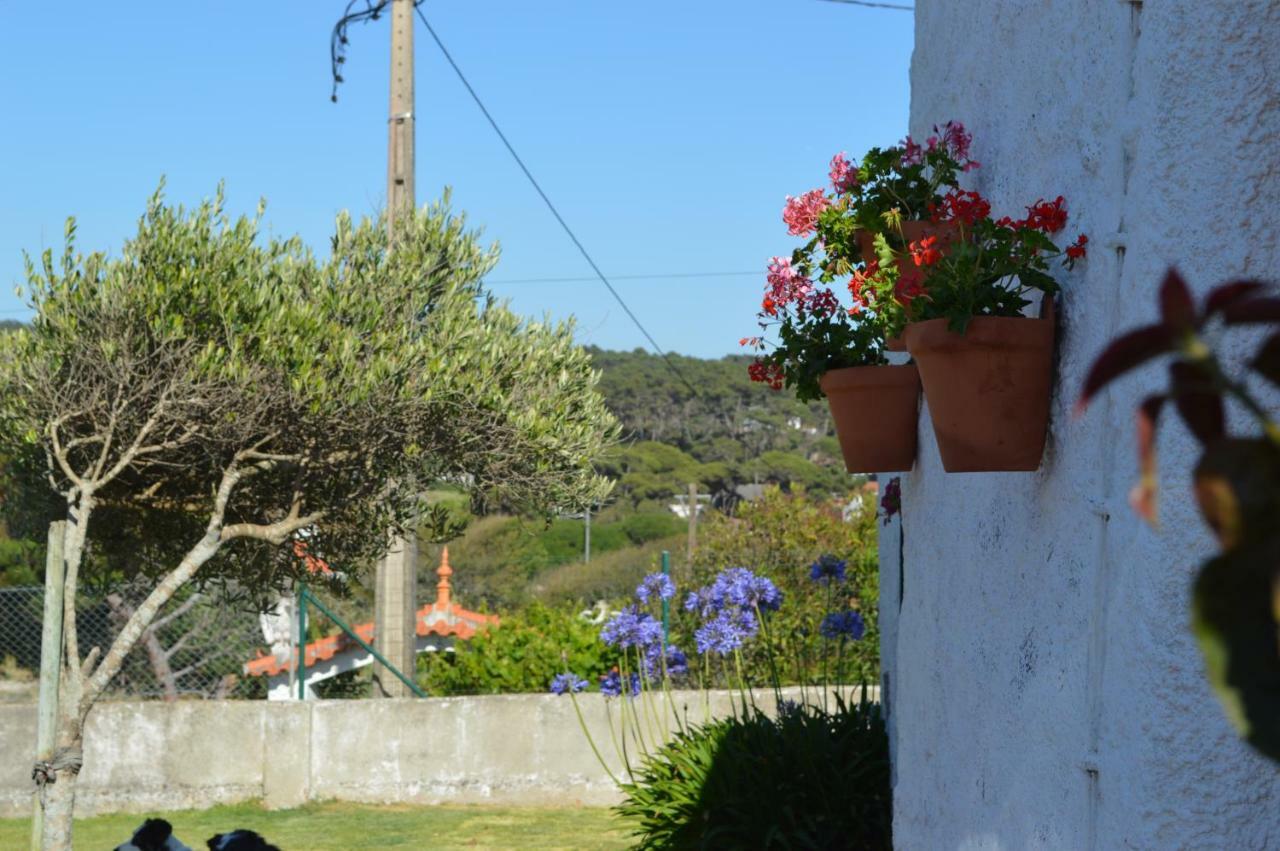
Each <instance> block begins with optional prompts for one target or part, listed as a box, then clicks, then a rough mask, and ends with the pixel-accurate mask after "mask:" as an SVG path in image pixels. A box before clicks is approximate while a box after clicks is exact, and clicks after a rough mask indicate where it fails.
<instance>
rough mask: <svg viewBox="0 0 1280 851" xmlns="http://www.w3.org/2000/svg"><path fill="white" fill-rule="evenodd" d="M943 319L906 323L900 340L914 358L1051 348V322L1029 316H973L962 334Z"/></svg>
mask: <svg viewBox="0 0 1280 851" xmlns="http://www.w3.org/2000/svg"><path fill="white" fill-rule="evenodd" d="M949 322H950V320H948V319H947V318H946V317H941V318H938V319H926V320H924V321H923V322H909V323H907V327H906V328H905V329H903V332H902V339H903V340H904V341H905V342H906V344H907V351H909V352H912V353H913V354H914V353H915V352H917V351H926V350H930V349H939V348H956V347H958V346H969V347H972V346H990V347H993V348H1002V349H1003V348H1024V347H1025V348H1040V347H1043V346H1046V345H1052V342H1053V329H1054V321H1053V319H1052V318H1049V317H1043V318H1036V317H1031V316H975V317H973V318H972V319H970V320H969V327H968V328H966V329H965V333H964V334H957V333H956V332H954V331H952V330H951V329H950V328H948V327H947V326H948V324H949Z"/></svg>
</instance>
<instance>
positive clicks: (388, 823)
mask: <svg viewBox="0 0 1280 851" xmlns="http://www.w3.org/2000/svg"><path fill="white" fill-rule="evenodd" d="M147 815H150V816H153V817H159V818H164V819H168V820H169V822H170V823H172V824H173V833H174V836H176V837H177V838H178V839H181V840H182V841H183V842H185V843H186V844H187V845H190V846H191V847H192V848H204V844H205V840H206V839H208V838H209V837H211V836H213V835H214V834H217V833H223V832H226V831H229V830H234V829H236V828H247V829H249V830H256V831H258V832H259V833H261V834H262V835H263V836H265V837H266V838H267V840H268V841H269V842H271V843H272V844H274V845H278V846H279V847H280V848H281V849H282V851H352V849H356V848H378V849H382V848H419V849H420V848H432V849H436V851H446V849H466V851H479V849H486V848H489V849H503V851H506V849H511V848H565V849H622V848H627V847H629V845H630V844H631V843H630V841H629V840H628V838H627V836H628V832H629V831H628V829H627V827H626V826H625V825H624V824H623V823H622V822H621V821H619V820H618V818H617V817H616V816H614V815H613V814H612V813H611V812H610V811H609V810H607V809H603V808H596V807H578V808H552V809H540V808H532V807H522V808H513V807H481V806H406V805H396V806H373V805H363V804H347V803H324V804H310V805H308V806H305V807H301V808H299V809H296V810H276V811H274V812H272V811H267V810H264V809H262V807H261V806H258V805H255V804H239V805H236V806H224V807H214V808H213V809H209V810H185V811H181V812H172V813H149V814H147ZM145 817H146V816H143V815H124V814H117V815H109V816H99V817H97V818H90V819H83V820H79V819H77V821H76V827H75V844H76V847H77V848H114V847H116V845H118V844H120V843H121V842H124V841H125V840H127V839H128V838H129V837H130V835H132V833H133V830H134V828H136V827H137V826H138V825H139V824H141V823H142V821H143V819H144V818H145ZM30 831H31V828H30V822H28V821H27V820H26V819H0V848H25V847H27V841H28V838H29V837H30V835H31V834H30Z"/></svg>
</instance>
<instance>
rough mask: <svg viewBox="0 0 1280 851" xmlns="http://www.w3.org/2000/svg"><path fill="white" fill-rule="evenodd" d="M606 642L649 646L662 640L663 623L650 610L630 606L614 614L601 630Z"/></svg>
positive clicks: (618, 645) (623, 647)
mask: <svg viewBox="0 0 1280 851" xmlns="http://www.w3.org/2000/svg"><path fill="white" fill-rule="evenodd" d="M600 639H601V640H602V641H604V643H605V644H609V645H616V646H617V647H620V648H622V649H624V650H625V649H626V648H628V647H648V646H650V645H652V644H658V643H660V642H661V641H662V623H661V621H658V620H657V619H655V618H654V617H653V615H651V614H649V613H648V612H641V611H638V610H637V609H636V607H635V606H628V607H627V608H625V609H623V610H622V611H620V612H618V613H617V614H615V615H614V616H613V618H612V619H610V621H609V622H608V623H606V624H605V625H604V627H603V628H602V629H601V630H600Z"/></svg>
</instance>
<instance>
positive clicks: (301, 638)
mask: <svg viewBox="0 0 1280 851" xmlns="http://www.w3.org/2000/svg"><path fill="white" fill-rule="evenodd" d="M306 699H307V583H305V582H303V583H302V584H300V585H299V586H298V700H306Z"/></svg>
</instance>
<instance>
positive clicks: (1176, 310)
mask: <svg viewBox="0 0 1280 851" xmlns="http://www.w3.org/2000/svg"><path fill="white" fill-rule="evenodd" d="M1160 321H1161V322H1163V323H1164V325H1165V327H1166V328H1168V329H1169V330H1171V331H1187V330H1189V329H1191V328H1194V327H1196V304H1195V302H1194V301H1193V300H1192V299H1191V290H1190V289H1189V288H1188V287H1187V282H1186V281H1184V280H1183V279H1182V276H1181V275H1179V274H1178V270H1177V269H1170V270H1169V271H1168V272H1167V273H1166V274H1165V276H1164V283H1162V284H1161V285H1160Z"/></svg>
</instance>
